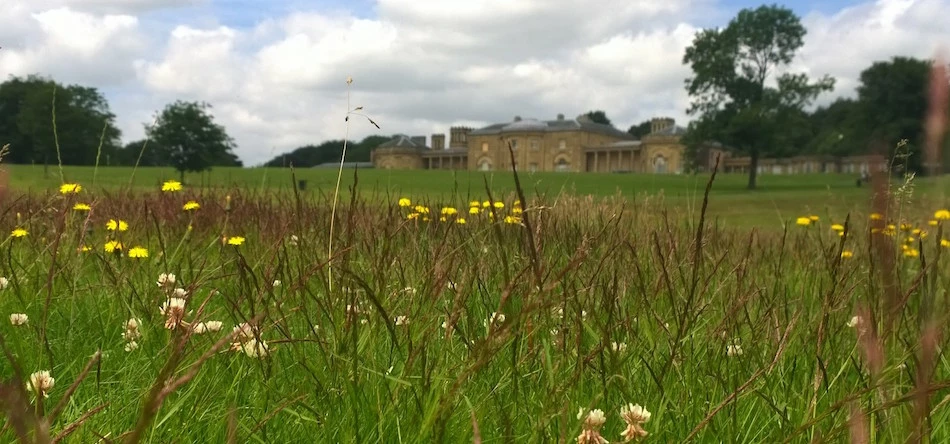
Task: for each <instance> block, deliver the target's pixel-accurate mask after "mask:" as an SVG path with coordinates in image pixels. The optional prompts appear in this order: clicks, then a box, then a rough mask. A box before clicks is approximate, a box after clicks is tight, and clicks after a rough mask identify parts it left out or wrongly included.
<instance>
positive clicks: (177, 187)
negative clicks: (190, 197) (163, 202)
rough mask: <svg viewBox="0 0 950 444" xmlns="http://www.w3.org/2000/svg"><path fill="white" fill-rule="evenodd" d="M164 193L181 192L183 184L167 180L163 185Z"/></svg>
mask: <svg viewBox="0 0 950 444" xmlns="http://www.w3.org/2000/svg"><path fill="white" fill-rule="evenodd" d="M162 191H164V192H166V193H171V192H175V191H181V182H179V181H177V180H166V181H165V183H163V184H162Z"/></svg>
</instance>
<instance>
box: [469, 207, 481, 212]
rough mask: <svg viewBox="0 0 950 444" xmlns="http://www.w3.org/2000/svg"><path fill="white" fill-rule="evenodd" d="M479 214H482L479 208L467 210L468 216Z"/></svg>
mask: <svg viewBox="0 0 950 444" xmlns="http://www.w3.org/2000/svg"><path fill="white" fill-rule="evenodd" d="M481 212H482V209H481V208H479V207H472V208H469V209H468V214H478V213H481Z"/></svg>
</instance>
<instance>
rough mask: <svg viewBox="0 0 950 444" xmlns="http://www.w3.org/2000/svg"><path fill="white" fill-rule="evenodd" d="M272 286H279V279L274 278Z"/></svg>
mask: <svg viewBox="0 0 950 444" xmlns="http://www.w3.org/2000/svg"><path fill="white" fill-rule="evenodd" d="M273 286H274V287H280V279H274V285H273Z"/></svg>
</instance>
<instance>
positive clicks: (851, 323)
mask: <svg viewBox="0 0 950 444" xmlns="http://www.w3.org/2000/svg"><path fill="white" fill-rule="evenodd" d="M862 321H863V320H862V319H861V316H853V317H852V318H851V320H850V321H848V323H847V324H845V325H847V326H848V327H850V328H854V327H857V326H859V325H861V324H862Z"/></svg>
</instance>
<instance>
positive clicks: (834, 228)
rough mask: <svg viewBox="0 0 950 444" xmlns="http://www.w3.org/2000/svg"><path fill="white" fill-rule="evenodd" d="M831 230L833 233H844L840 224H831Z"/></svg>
mask: <svg viewBox="0 0 950 444" xmlns="http://www.w3.org/2000/svg"><path fill="white" fill-rule="evenodd" d="M831 229H832V230H834V231H844V225H841V224H832V225H831Z"/></svg>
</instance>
